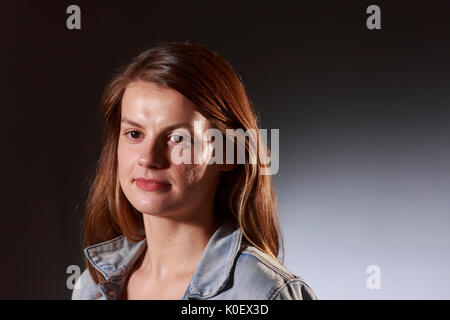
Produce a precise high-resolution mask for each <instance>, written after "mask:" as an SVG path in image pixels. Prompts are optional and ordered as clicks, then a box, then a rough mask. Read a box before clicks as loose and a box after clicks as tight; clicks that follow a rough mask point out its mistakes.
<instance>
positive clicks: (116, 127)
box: [72, 43, 316, 300]
mask: <svg viewBox="0 0 450 320" xmlns="http://www.w3.org/2000/svg"><path fill="white" fill-rule="evenodd" d="M101 106H102V111H103V113H104V117H105V123H106V132H105V139H104V148H103V150H102V154H101V158H100V161H99V163H98V168H97V172H96V176H95V179H94V181H93V183H92V186H91V189H90V193H89V197H88V202H87V208H86V217H85V221H84V228H85V230H84V247H85V250H84V253H85V255H86V259H85V262H86V266H87V268H86V270H85V271H84V272H83V273H82V275H81V277H80V278H79V280H78V283H77V285H76V289H75V290H74V292H73V295H72V298H73V299H260V300H264V299H316V296H315V294H314V292H313V291H312V290H311V288H310V287H309V286H308V285H307V284H306V283H305V282H304V280H303V279H302V278H300V277H299V276H297V275H295V274H293V273H292V272H290V271H289V270H287V269H286V268H285V267H283V266H282V264H281V262H280V261H278V258H277V257H278V254H279V249H280V246H281V245H282V244H281V236H280V231H279V220H278V213H277V206H276V197H275V194H274V191H273V188H272V181H271V177H270V175H265V174H263V169H264V168H263V164H265V163H267V162H264V161H265V160H264V159H267V158H266V157H267V156H268V154H266V153H265V152H264V150H257V151H255V148H254V146H256V145H258V144H257V143H260V142H261V141H262V139H261V136H260V135H259V132H258V125H257V118H256V116H255V113H254V110H253V109H252V106H251V104H250V102H249V100H248V98H247V95H246V92H245V90H244V87H243V85H242V83H241V81H240V79H239V78H238V76H237V75H236V74H235V73H234V71H233V69H232V67H231V66H230V65H229V64H228V63H227V62H226V61H225V60H224V59H223V58H221V57H220V56H218V55H217V54H216V53H213V52H211V51H209V50H207V49H206V48H204V47H203V46H200V45H193V44H188V43H168V44H165V45H160V46H158V47H155V48H152V49H150V50H147V51H145V52H143V53H142V54H140V55H139V56H138V57H136V58H134V59H133V60H132V61H131V63H129V64H128V65H127V66H126V67H125V68H123V69H122V70H121V71H120V72H119V73H118V74H117V75H116V76H115V77H114V79H113V80H112V81H111V82H110V83H109V84H108V86H107V88H106V90H105V92H104V95H103V97H102V103H101ZM199 128H200V129H199ZM239 128H240V129H242V130H243V131H246V132H250V134H249V135H247V136H248V139H245V136H244V138H243V139H242V135H241V136H239V135H238V136H231V137H230V134H229V132H227V129H239ZM208 130H215V131H213V132H216V133H217V132H219V133H221V134H222V135H223V136H225V137H226V139H225V140H226V142H227V143H229V142H230V141H232V143H233V144H231V145H232V149H233V151H234V149H235V147H236V148H238V146H241V147H243V150H244V152H245V161H244V163H238V161H237V160H236V159H237V158H236V156H235V155H234V152H232V153H231V159H232V161H228V160H227V159H225V157H223V152H225V153H226V154H227V157H228V156H229V154H230V153H229V152H230V150H229V149H227V148H228V147H227V148H225V145H226V144H225V143H223V144H219V143H215V144H214V147H211V146H212V145H213V142H214V141H215V139H217V135H216V136H215V139H214V140H213V139H209V138H208V136H207V135H206V138H205V132H207V131H208ZM251 130H254V131H251ZM252 133H253V134H252ZM235 137H236V138H237V139H236V140H237V141H236V140H235ZM235 141H236V142H235ZM215 142H217V141H215ZM192 146H194V147H193V148H192ZM199 146H200V148H199ZM221 148H223V149H221ZM217 155H219V156H217ZM177 157H182V160H184V161H181V162H180V161H179V160H180V159H179V158H177ZM212 159H214V160H215V161H211V160H212ZM251 159H257V161H250V160H251Z"/></svg>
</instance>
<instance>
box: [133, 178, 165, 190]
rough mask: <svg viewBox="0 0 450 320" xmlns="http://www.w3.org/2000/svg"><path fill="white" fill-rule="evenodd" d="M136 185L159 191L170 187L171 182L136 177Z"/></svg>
mask: <svg viewBox="0 0 450 320" xmlns="http://www.w3.org/2000/svg"><path fill="white" fill-rule="evenodd" d="M135 183H136V186H138V188H140V189H142V190H144V191H150V192H151V191H159V190H163V189H167V188H169V187H170V184H169V183H165V182H162V181H159V180H156V179H145V178H137V179H135Z"/></svg>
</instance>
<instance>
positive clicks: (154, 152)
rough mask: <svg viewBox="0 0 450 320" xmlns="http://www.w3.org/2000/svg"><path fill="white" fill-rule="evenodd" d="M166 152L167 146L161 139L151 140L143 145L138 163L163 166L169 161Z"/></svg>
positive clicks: (153, 166) (148, 165)
mask: <svg viewBox="0 0 450 320" xmlns="http://www.w3.org/2000/svg"><path fill="white" fill-rule="evenodd" d="M165 154H166V150H165V147H164V145H163V144H162V143H161V142H160V141H150V142H149V143H147V145H145V146H144V147H143V150H142V152H141V154H140V156H139V159H138V164H139V165H140V166H143V167H146V168H153V169H160V168H163V167H164V166H165V165H166V163H167V161H166V159H165Z"/></svg>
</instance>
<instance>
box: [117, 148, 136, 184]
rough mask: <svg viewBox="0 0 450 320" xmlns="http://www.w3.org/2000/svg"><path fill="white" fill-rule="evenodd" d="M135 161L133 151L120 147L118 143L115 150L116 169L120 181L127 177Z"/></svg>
mask: <svg viewBox="0 0 450 320" xmlns="http://www.w3.org/2000/svg"><path fill="white" fill-rule="evenodd" d="M134 161H135V157H134V153H132V152H130V151H129V150H126V148H123V147H121V145H120V143H119V146H118V150H117V170H118V172H119V178H120V181H121V182H124V179H127V178H128V176H129V174H130V172H131V171H132V168H133V163H134Z"/></svg>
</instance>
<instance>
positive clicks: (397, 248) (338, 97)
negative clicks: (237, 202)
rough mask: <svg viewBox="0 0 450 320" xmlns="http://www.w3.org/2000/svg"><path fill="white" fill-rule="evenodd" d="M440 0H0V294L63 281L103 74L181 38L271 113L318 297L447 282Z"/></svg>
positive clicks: (449, 196) (299, 265) (288, 198)
mask: <svg viewBox="0 0 450 320" xmlns="http://www.w3.org/2000/svg"><path fill="white" fill-rule="evenodd" d="M71 4H77V5H78V6H80V8H81V30H68V29H67V28H66V19H67V17H68V14H66V8H67V6H69V5H71ZM370 4H377V5H379V6H380V8H381V26H382V29H381V30H368V29H367V28H366V19H367V17H368V14H366V8H367V6H368V5H370ZM449 17H450V5H449V2H448V1H429V2H424V1H420V2H419V1H418V2H415V1H370V2H368V1H328V2H324V1H295V2H277V3H276V4H275V3H272V4H271V5H269V4H266V3H265V2H261V1H252V2H247V1H246V2H245V4H244V3H242V2H237V1H217V2H216V1H202V2H198V1H192V2H184V1H179V2H177V1H131V0H129V1H121V2H113V1H74V2H72V1H70V2H69V1H54V2H51V1H2V2H1V4H0V36H1V40H2V41H1V45H2V50H1V52H0V56H1V61H2V73H1V78H0V79H1V88H2V96H1V97H2V100H1V101H2V120H3V121H2V132H3V134H2V157H1V158H2V168H3V172H4V174H3V183H2V197H3V201H2V202H3V208H4V209H3V214H2V224H1V226H2V232H1V243H2V244H3V252H2V259H1V269H0V271H1V274H2V275H3V280H2V285H1V286H0V298H3V299H5V298H8V299H9V298H12V299H18V298H33V299H34V298H37V299H48V298H57V299H66V298H69V297H70V295H71V291H70V290H68V289H67V287H66V279H67V277H68V274H66V269H67V267H68V266H69V265H79V266H82V247H81V219H82V215H83V210H84V201H85V198H86V196H87V187H88V181H89V175H90V174H91V173H92V172H93V170H94V168H95V163H96V161H97V159H98V156H99V151H100V142H101V138H100V137H101V129H102V126H103V122H102V119H101V115H100V112H99V101H100V96H101V94H102V91H103V89H104V87H105V85H106V83H107V81H108V80H109V79H110V78H111V76H112V74H113V72H114V70H115V69H116V68H117V67H119V66H120V65H122V64H124V63H125V62H127V61H128V59H130V58H131V57H133V56H134V55H136V54H137V53H139V52H140V51H142V50H144V49H146V48H148V47H149V46H152V45H154V44H157V43H159V42H160V41H172V40H178V41H185V40H188V41H190V42H194V43H202V44H204V45H206V46H207V47H208V48H209V49H211V50H214V51H217V52H218V53H219V54H220V55H222V56H223V57H224V58H225V59H227V60H228V61H229V62H230V63H231V64H232V65H233V67H234V68H235V70H236V71H237V73H238V74H239V75H240V76H241V77H242V78H243V80H244V83H245V86H246V88H247V90H248V94H249V96H250V98H251V100H252V101H253V102H254V103H255V105H256V107H257V108H258V110H259V112H260V114H261V120H262V121H261V122H262V128H267V129H270V128H278V129H280V170H279V172H278V174H277V175H276V176H274V179H275V183H276V186H277V194H278V196H279V207H280V215H281V222H282V228H283V230H284V239H285V245H286V259H285V262H286V265H287V266H288V268H290V269H291V270H292V271H294V272H295V273H297V274H299V275H301V276H302V277H304V278H305V280H306V281H307V282H308V283H309V284H310V285H311V287H312V288H313V289H314V291H315V292H316V294H317V296H318V298H319V299H331V298H334V299H347V298H354V299H380V298H381V299H422V298H423V299H433V298H438V299H442V298H445V299H449V298H450V272H449V270H450V253H449V252H450V179H449V178H450V140H449V138H450V129H449V121H450V108H449V106H450V104H449V102H450V90H449V88H450V87H449V84H450V81H449V70H450V68H449V67H450V26H449ZM372 264H375V265H378V266H380V269H381V277H382V278H381V279H382V280H381V283H382V287H381V289H380V290H369V289H368V288H367V287H366V278H367V277H368V276H369V275H368V274H367V273H366V268H367V266H369V265H372ZM82 267H83V268H84V266H82Z"/></svg>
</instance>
